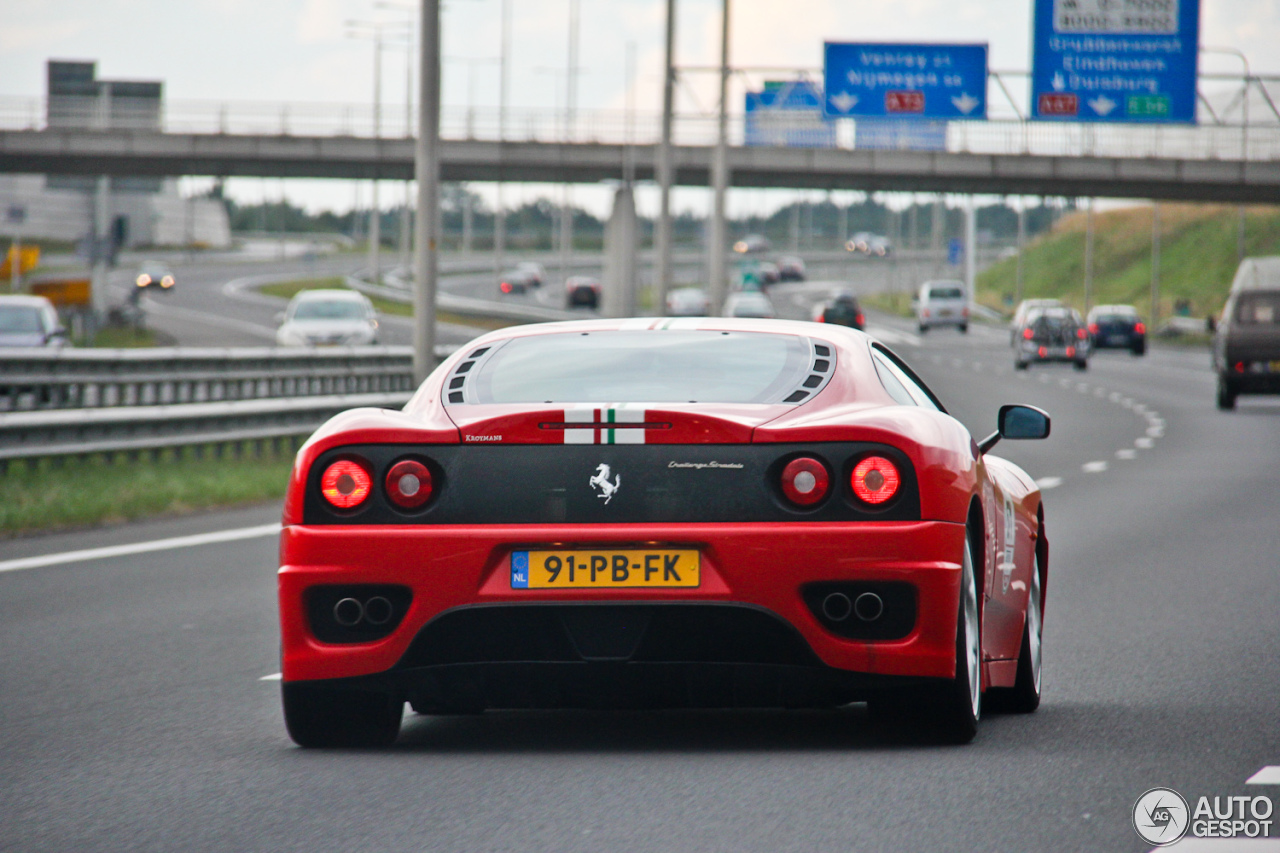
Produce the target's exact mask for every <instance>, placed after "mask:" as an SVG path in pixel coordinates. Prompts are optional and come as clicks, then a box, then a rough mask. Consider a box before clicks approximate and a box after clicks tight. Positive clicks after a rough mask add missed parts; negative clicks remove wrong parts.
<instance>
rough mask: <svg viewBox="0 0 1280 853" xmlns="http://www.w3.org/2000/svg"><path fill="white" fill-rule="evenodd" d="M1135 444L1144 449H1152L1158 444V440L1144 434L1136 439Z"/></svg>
mask: <svg viewBox="0 0 1280 853" xmlns="http://www.w3.org/2000/svg"><path fill="white" fill-rule="evenodd" d="M1133 446H1134V447H1141V448H1142V449H1143V450H1150V449H1151V448H1153V447H1155V446H1156V440H1155V439H1154V438H1151V437H1150V436H1143V437H1142V438H1139V439H1135V440H1134V442H1133Z"/></svg>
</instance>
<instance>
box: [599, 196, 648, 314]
mask: <svg viewBox="0 0 1280 853" xmlns="http://www.w3.org/2000/svg"><path fill="white" fill-rule="evenodd" d="M638 233H639V232H638V229H637V227H636V199H635V194H634V193H633V192H632V191H631V188H630V187H625V186H624V187H620V188H619V189H618V190H617V191H616V192H615V193H614V194H613V213H611V214H610V215H609V222H608V223H607V224H606V225H605V231H604V277H603V279H602V280H601V282H600V283H601V290H602V292H601V294H600V295H601V305H600V313H601V314H603V315H604V316H606V317H632V316H635V313H636V247H637V245H638V241H637V236H638Z"/></svg>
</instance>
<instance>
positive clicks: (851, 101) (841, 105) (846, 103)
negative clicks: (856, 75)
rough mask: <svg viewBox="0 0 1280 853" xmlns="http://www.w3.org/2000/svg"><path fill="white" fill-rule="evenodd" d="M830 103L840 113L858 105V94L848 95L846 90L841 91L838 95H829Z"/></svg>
mask: <svg viewBox="0 0 1280 853" xmlns="http://www.w3.org/2000/svg"><path fill="white" fill-rule="evenodd" d="M831 104H832V106H834V107H835V108H836V109H837V110H839V111H840V112H842V113H847V112H849V110H851V109H853V108H854V107H856V106H857V105H858V96H857V95H850V94H849V93H848V92H841V93H840V94H838V95H832V96H831Z"/></svg>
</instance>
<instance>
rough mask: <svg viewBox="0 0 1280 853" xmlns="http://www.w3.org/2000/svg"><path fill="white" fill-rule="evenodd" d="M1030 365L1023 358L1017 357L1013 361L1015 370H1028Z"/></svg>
mask: <svg viewBox="0 0 1280 853" xmlns="http://www.w3.org/2000/svg"><path fill="white" fill-rule="evenodd" d="M1029 366H1030V365H1029V364H1028V363H1027V362H1025V361H1023V360H1022V359H1020V358H1019V359H1015V360H1014V362H1013V369H1014V370H1026V369H1027V368H1028V367H1029Z"/></svg>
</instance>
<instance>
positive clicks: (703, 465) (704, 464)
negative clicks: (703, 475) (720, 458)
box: [667, 459, 742, 470]
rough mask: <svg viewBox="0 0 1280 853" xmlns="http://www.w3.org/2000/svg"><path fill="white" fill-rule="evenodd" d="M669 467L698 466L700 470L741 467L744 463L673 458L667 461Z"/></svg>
mask: <svg viewBox="0 0 1280 853" xmlns="http://www.w3.org/2000/svg"><path fill="white" fill-rule="evenodd" d="M667 467H668V468H696V469H698V470H702V469H703V468H735V469H736V468H741V467H742V463H741V462H716V461H715V460H712V461H710V462H677V461H675V460H674V459H672V460H671V461H670V462H668V463H667Z"/></svg>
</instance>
